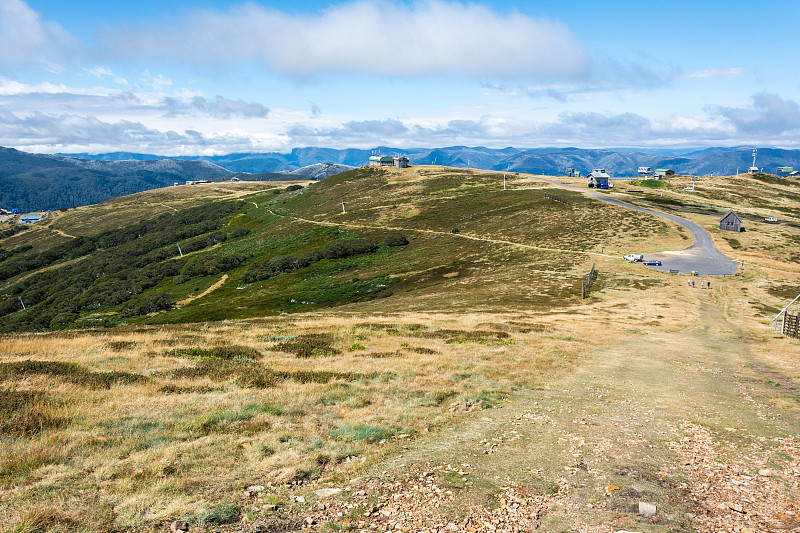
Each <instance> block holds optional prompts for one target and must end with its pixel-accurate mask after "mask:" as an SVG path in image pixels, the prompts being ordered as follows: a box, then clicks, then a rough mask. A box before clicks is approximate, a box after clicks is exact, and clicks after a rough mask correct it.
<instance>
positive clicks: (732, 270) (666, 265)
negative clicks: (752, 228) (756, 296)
mask: <svg viewBox="0 0 800 533" xmlns="http://www.w3.org/2000/svg"><path fill="white" fill-rule="evenodd" d="M532 179H535V180H537V181H543V182H545V183H549V184H551V185H555V186H557V187H563V188H566V189H573V190H576V191H578V192H582V193H586V192H588V193H589V194H591V195H592V196H594V197H595V198H597V199H598V200H600V201H602V202H608V203H610V204H614V205H617V206H620V207H624V208H626V209H633V210H635V211H641V212H642V213H648V214H651V215H656V216H659V217H662V218H667V219H669V220H671V221H673V222H675V223H676V224H680V225H681V226H683V227H684V228H686V229H688V230H689V232H690V233H691V234H692V237H694V244H692V245H691V246H689V247H688V248H686V249H684V250H675V251H664V252H655V253H651V254H647V255H645V260H647V259H658V260H659V261H661V266H658V267H647V268H651V269H653V270H659V271H661V272H670V271H672V272H675V271H677V273H678V274H691V273H692V272H693V271H694V272H697V273H698V274H699V275H701V276H730V275H732V274H736V272H737V270H738V269H739V264H738V263H737V262H736V261H733V260H732V259H731V258H729V257H728V256H726V255H724V254H722V253H721V252H720V251H719V250H717V247H716V246H714V241H712V240H711V235H709V234H708V232H707V231H706V230H704V229H703V228H701V227H700V226H698V225H697V224H695V223H694V222H690V221H689V220H686V219H685V218H681V217H678V216H675V215H669V214H667V213H661V212H659V211H653V210H652V209H645V208H643V207H637V206H635V205H631V204H628V203H625V202H623V201H620V200H617V199H615V198H609V197H607V196H605V195H603V194H599V193H596V192H592V191H587V190H586V189H581V188H579V187H574V186H572V185H565V184H563V183H558V182H556V181H551V180H547V179H544V178H532Z"/></svg>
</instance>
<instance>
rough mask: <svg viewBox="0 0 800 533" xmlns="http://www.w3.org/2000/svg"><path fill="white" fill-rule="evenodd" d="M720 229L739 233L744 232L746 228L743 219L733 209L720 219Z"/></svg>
mask: <svg viewBox="0 0 800 533" xmlns="http://www.w3.org/2000/svg"><path fill="white" fill-rule="evenodd" d="M719 229H722V230H725V231H737V232H738V231H744V228H743V227H742V219H740V218H739V217H738V216H737V215H736V213H734V212H733V210H732V209H731V210H730V211H728V213H727V214H726V215H725V216H724V217H722V218H721V219H719Z"/></svg>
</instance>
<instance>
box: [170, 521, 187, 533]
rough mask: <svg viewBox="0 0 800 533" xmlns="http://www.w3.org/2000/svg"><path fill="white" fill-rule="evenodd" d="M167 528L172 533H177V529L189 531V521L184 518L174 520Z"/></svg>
mask: <svg viewBox="0 0 800 533" xmlns="http://www.w3.org/2000/svg"><path fill="white" fill-rule="evenodd" d="M169 530H170V531H172V533H177V532H178V531H189V522H187V521H186V520H175V521H174V522H173V523H171V524H170V525H169Z"/></svg>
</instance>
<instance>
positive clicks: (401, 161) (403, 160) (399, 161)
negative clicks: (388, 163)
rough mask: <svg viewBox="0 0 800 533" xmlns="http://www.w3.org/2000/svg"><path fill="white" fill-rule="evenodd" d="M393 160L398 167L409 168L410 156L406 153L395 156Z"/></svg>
mask: <svg viewBox="0 0 800 533" xmlns="http://www.w3.org/2000/svg"><path fill="white" fill-rule="evenodd" d="M392 162H393V164H394V166H395V167H397V168H408V158H407V157H406V156H404V155H396V156H394V157H393V158H392Z"/></svg>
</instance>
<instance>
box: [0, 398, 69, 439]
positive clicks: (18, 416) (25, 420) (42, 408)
mask: <svg viewBox="0 0 800 533" xmlns="http://www.w3.org/2000/svg"><path fill="white" fill-rule="evenodd" d="M63 405H64V403H63V402H62V401H57V400H55V399H53V398H52V397H51V396H48V395H46V394H44V393H43V392H39V391H27V390H22V391H17V390H7V389H2V388H0V435H3V434H6V435H9V434H10V435H16V436H30V435H34V434H36V433H39V432H41V431H45V430H50V429H59V428H62V427H64V426H66V425H67V424H68V423H69V418H68V417H65V416H64V415H63V414H62V411H63Z"/></svg>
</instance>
